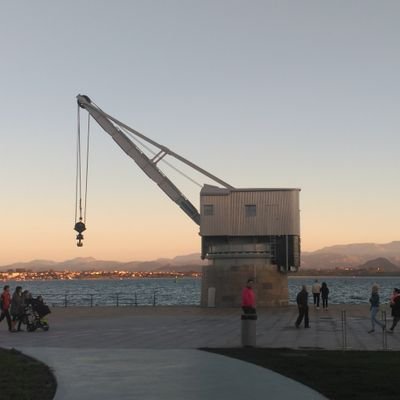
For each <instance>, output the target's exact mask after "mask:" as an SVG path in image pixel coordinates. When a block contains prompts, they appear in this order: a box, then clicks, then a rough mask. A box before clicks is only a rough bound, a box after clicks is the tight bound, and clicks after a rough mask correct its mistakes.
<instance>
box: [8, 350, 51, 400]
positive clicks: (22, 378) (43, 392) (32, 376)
mask: <svg viewBox="0 0 400 400" xmlns="http://www.w3.org/2000/svg"><path fill="white" fill-rule="evenodd" d="M56 388H57V382H56V379H55V377H54V375H53V373H52V372H51V370H50V368H49V367H48V366H47V365H45V364H43V363H41V362H39V361H37V360H35V359H33V358H31V357H28V356H26V355H24V354H22V353H21V352H19V351H17V350H14V349H11V350H6V349H1V348H0V398H1V400H51V399H53V398H54V396H55V393H56Z"/></svg>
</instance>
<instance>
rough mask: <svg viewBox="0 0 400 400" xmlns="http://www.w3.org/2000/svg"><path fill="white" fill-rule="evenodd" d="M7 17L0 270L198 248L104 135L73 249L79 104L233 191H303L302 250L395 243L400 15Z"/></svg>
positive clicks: (115, 12)
mask: <svg viewBox="0 0 400 400" xmlns="http://www.w3.org/2000/svg"><path fill="white" fill-rule="evenodd" d="M0 5H1V13H0V51H1V63H0V83H1V85H0V87H1V95H0V110H1V111H0V115H1V118H0V132H1V133H0V157H1V160H2V168H1V170H0V179H1V182H2V186H1V187H2V196H1V200H0V209H1V210H2V218H1V219H2V230H1V233H0V241H1V243H2V251H1V254H0V265H1V264H4V263H9V262H14V261H21V260H30V259H33V258H46V259H55V260H62V259H66V258H73V257H76V256H88V255H91V256H94V257H96V258H112V259H121V260H133V259H153V258H156V257H161V256H167V257H169V256H174V255H178V254H185V253H189V252H197V251H199V248H200V240H199V237H198V235H197V232H198V229H197V227H196V226H195V225H194V224H193V223H192V222H191V220H189V219H188V218H187V217H186V215H184V214H183V213H182V212H181V211H180V210H179V209H178V208H177V207H176V206H175V204H173V203H172V202H170V200H169V199H168V198H166V196H165V195H164V194H163V193H162V192H161V191H159V189H158V188H157V187H155V185H154V184H153V183H152V182H151V181H149V179H148V178H147V177H146V176H145V175H144V174H143V173H142V171H140V170H139V168H138V167H137V166H136V165H135V164H134V163H133V162H132V161H131V160H129V159H128V158H127V157H126V156H125V154H124V153H123V152H122V151H121V150H120V149H119V148H118V147H117V146H116V145H115V144H114V142H112V141H111V140H110V139H109V137H108V135H107V134H105V133H103V132H102V131H101V130H100V128H97V127H93V140H92V147H91V152H92V158H91V163H90V168H91V170H90V181H89V199H88V200H89V206H88V221H87V225H88V231H87V233H86V235H85V244H84V247H83V248H82V249H78V248H76V246H75V240H74V232H73V231H72V227H73V224H74V220H73V219H74V196H75V193H74V190H75V181H74V180H75V141H76V101H75V97H76V95H77V94H78V93H81V94H87V95H89V96H90V97H91V98H92V99H93V100H94V101H95V102H96V103H97V104H98V105H99V106H100V107H101V108H103V109H104V110H105V111H106V112H108V113H109V114H111V115H113V116H114V117H116V118H118V119H120V120H122V121H123V122H125V123H127V124H128V125H130V126H132V127H133V128H134V129H137V130H139V131H140V132H142V133H143V134H145V135H147V136H149V137H151V138H152V139H154V140H156V141H158V142H160V143H162V144H164V145H166V146H167V147H170V148H171V149H172V150H174V151H175V152H177V153H179V154H181V155H183V156H184V157H186V158H188V159H190V160H191V161H193V162H195V163H197V164H199V165H200V166H202V167H203V168H205V169H207V170H209V171H210V172H211V173H214V174H215V175H217V176H219V177H220V178H221V179H223V180H225V181H227V182H229V183H230V184H232V185H233V186H236V187H299V188H301V189H302V192H301V211H302V213H301V225H302V244H303V249H304V250H313V249H317V248H319V247H322V246H327V245H331V244H339V243H351V242H380V243H383V242H389V241H392V240H399V239H400V237H399V235H398V228H399V223H400V218H399V212H398V204H399V198H400V190H399V184H398V173H399V164H400V162H399V157H398V153H399V148H400V139H399V126H400V113H399V106H400V94H399V93H400V84H399V71H400V54H399V49H400V24H399V20H400V2H398V1H301V0H299V1H267V0H265V1H235V0H231V1H225V0H213V1H208V0H202V1H183V0H181V1H177V0H176V1H171V0H162V1H161V0H158V1H144V0H143V1H134V0H132V1H112V2H111V1H104V0H96V1H94V0H92V1H79V2H78V1H74V0H70V1H67V2H54V1H40V0H39V1H35V2H32V1H14V2H6V1H1V2H0ZM174 179H175V177H174ZM201 182H202V181H201ZM176 183H177V184H178V186H181V187H182V188H183V190H184V191H185V194H187V195H188V197H189V198H190V199H191V200H192V201H193V202H195V204H196V205H197V204H198V199H199V196H198V192H199V189H198V188H197V187H196V186H193V185H188V184H186V183H183V184H181V181H179V180H178V181H176Z"/></svg>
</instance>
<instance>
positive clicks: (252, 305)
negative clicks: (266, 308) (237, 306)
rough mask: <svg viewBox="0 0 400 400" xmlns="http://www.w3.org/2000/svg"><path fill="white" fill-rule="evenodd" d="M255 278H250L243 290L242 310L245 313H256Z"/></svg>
mask: <svg viewBox="0 0 400 400" xmlns="http://www.w3.org/2000/svg"><path fill="white" fill-rule="evenodd" d="M253 284H254V279H251V278H250V279H248V280H247V284H246V287H245V288H244V289H243V291H242V310H243V312H244V313H245V314H255V313H256V296H255V294H254V290H253Z"/></svg>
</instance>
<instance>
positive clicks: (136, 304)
mask: <svg viewBox="0 0 400 400" xmlns="http://www.w3.org/2000/svg"><path fill="white" fill-rule="evenodd" d="M137 306H138V303H137V295H136V292H135V307H137Z"/></svg>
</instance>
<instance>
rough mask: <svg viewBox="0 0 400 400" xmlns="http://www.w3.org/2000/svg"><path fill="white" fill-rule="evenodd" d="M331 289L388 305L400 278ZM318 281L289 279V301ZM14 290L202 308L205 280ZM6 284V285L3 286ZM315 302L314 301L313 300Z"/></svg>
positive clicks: (339, 283)
mask: <svg viewBox="0 0 400 400" xmlns="http://www.w3.org/2000/svg"><path fill="white" fill-rule="evenodd" d="M318 280H319V282H323V281H325V282H326V283H327V285H328V287H329V290H330V294H329V302H330V303H331V304H345V303H347V304H362V303H368V299H369V294H370V290H371V286H372V285H373V284H374V283H377V284H378V285H379V286H380V296H381V302H382V303H384V302H387V301H388V299H389V297H390V295H391V292H392V290H393V287H400V277H384V278H383V277H380V278H373V277H354V278H351V277H326V278H322V277H321V278H318ZM313 281H314V279H313V278H311V277H309V278H307V277H290V278H289V301H290V303H291V304H294V303H295V298H296V294H297V292H298V291H299V290H300V288H301V285H307V286H308V287H311V285H312V283H313ZM7 283H8V284H10V286H11V289H12V290H14V288H15V286H17V285H20V286H22V287H23V289H28V290H29V291H31V292H32V293H33V295H35V296H36V295H39V294H42V295H43V297H44V298H45V301H46V303H47V304H49V305H54V306H65V302H67V305H68V306H70V305H71V306H72V305H79V306H90V305H93V306H104V305H108V306H113V305H114V306H115V305H117V304H118V305H119V306H131V305H136V304H137V305H139V306H140V305H153V304H156V305H199V304H200V287H201V279H198V278H178V279H172V278H159V279H157V278H151V279H132V280H86V281H85V280H76V281H57V280H54V281H23V282H13V281H10V282H7ZM0 284H3V283H0ZM310 300H311V299H310Z"/></svg>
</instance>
